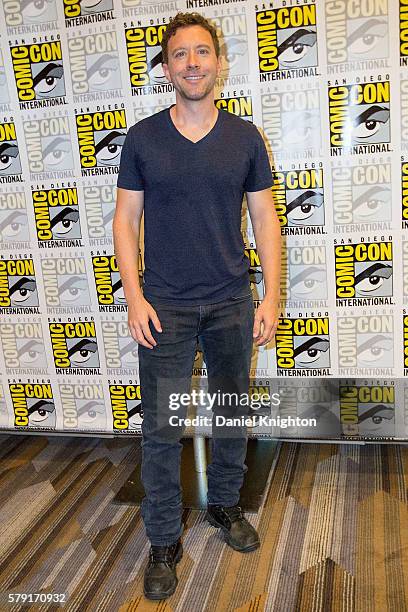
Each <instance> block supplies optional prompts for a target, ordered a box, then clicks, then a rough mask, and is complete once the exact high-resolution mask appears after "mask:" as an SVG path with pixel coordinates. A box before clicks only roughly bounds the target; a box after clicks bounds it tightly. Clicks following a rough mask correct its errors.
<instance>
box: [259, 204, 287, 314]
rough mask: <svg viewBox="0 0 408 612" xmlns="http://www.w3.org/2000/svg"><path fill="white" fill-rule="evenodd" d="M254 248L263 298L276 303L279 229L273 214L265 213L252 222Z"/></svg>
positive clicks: (278, 284)
mask: <svg viewBox="0 0 408 612" xmlns="http://www.w3.org/2000/svg"><path fill="white" fill-rule="evenodd" d="M253 229H254V233H255V241H256V248H257V251H258V255H259V259H260V262H261V267H262V272H263V277H264V283H265V296H264V299H265V298H267V299H271V300H273V301H274V302H276V303H278V302H279V300H280V274H281V230H280V223H279V220H278V219H277V217H276V216H275V215H272V214H267V215H264V216H263V218H262V219H259V220H258V221H257V222H256V223H254V224H253Z"/></svg>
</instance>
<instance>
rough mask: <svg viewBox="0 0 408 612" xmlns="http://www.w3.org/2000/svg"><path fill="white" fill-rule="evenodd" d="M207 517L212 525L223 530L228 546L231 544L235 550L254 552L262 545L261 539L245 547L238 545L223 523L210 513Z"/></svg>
mask: <svg viewBox="0 0 408 612" xmlns="http://www.w3.org/2000/svg"><path fill="white" fill-rule="evenodd" d="M206 519H207V521H208V522H209V523H210V525H212V526H213V527H218V528H219V529H221V530H222V532H223V533H224V540H225V542H226V543H227V544H228V546H231V548H233V549H234V550H237V551H238V552H243V553H246V552H252V551H253V550H256V549H257V548H259V547H260V545H261V543H260V541H259V540H258V541H257V542H255V543H254V544H250V545H249V546H245V547H240V546H237V545H236V544H234V543H233V541H232V538H231V535H230V532H229V531H228V529H227V528H226V527H224V525H221V523H218V522H217V521H216V520H215V519H213V517H212V516H210V515H209V514H208V513H207V515H206Z"/></svg>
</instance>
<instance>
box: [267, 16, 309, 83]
mask: <svg viewBox="0 0 408 612" xmlns="http://www.w3.org/2000/svg"><path fill="white" fill-rule="evenodd" d="M256 29H257V41H258V62H259V72H260V76H261V81H262V80H267V79H262V76H264V74H265V73H269V72H273V71H276V70H290V69H296V68H311V67H314V66H317V31H316V6H315V5H314V4H305V5H304V6H294V7H290V8H289V7H288V8H278V9H274V10H269V11H259V12H257V13H256ZM304 74H306V75H312V74H316V71H315V70H306V71H304Z"/></svg>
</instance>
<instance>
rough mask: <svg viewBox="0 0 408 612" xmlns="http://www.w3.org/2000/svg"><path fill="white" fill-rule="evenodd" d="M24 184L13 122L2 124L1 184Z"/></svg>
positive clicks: (0, 141)
mask: <svg viewBox="0 0 408 612" xmlns="http://www.w3.org/2000/svg"><path fill="white" fill-rule="evenodd" d="M11 182H20V183H21V182H22V176H21V161H20V152H19V149H18V143H17V135H16V126H15V124H14V122H13V121H9V122H8V121H6V122H4V123H0V183H11Z"/></svg>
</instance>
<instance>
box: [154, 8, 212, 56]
mask: <svg viewBox="0 0 408 612" xmlns="http://www.w3.org/2000/svg"><path fill="white" fill-rule="evenodd" d="M193 25H199V26H201V27H202V28H204V29H205V30H207V32H209V33H210V34H211V37H212V39H213V43H214V49H215V54H216V56H217V57H219V55H220V42H219V40H218V36H217V30H216V29H215V27H214V26H213V25H212V24H211V23H210V22H209V21H208V19H206V18H205V17H203V16H202V15H200V13H177V15H176V16H175V17H173V19H171V21H170V23H169V24H168V26H167V28H166V29H165V31H164V34H163V39H162V41H161V46H162V51H163V53H162V55H163V64H167V62H168V59H169V56H168V43H169V38H171V37H172V36H174V34H175V33H176V32H177V30H178V29H179V28H186V27H188V26H193Z"/></svg>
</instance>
